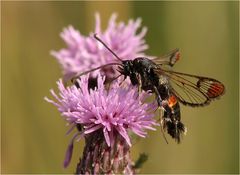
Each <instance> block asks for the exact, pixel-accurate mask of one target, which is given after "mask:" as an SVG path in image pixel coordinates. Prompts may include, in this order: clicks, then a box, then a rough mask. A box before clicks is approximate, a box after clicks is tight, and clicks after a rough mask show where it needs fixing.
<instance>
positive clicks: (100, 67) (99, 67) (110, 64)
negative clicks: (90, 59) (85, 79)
mask: <svg viewBox="0 0 240 175" xmlns="http://www.w3.org/2000/svg"><path fill="white" fill-rule="evenodd" d="M114 65H119V66H121V64H120V63H108V64H105V65H102V66H98V67H95V68H93V69H90V70H88V71H85V72H82V73H79V74H77V75H76V76H75V77H73V78H72V81H75V80H76V79H77V78H79V77H80V76H82V75H85V74H88V73H90V72H93V71H96V70H98V69H102V68H104V67H107V66H114Z"/></svg>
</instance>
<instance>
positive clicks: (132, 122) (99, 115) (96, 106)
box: [45, 76, 157, 146]
mask: <svg viewBox="0 0 240 175" xmlns="http://www.w3.org/2000/svg"><path fill="white" fill-rule="evenodd" d="M104 81H105V78H102V77H101V76H99V77H98V86H97V87H98V88H95V90H92V89H90V90H89V89H88V77H87V76H84V77H82V78H81V80H78V83H79V86H80V88H77V87H76V86H70V87H65V86H64V85H63V82H62V80H59V81H58V82H57V84H58V89H59V91H60V92H59V96H58V95H56V93H55V92H54V91H53V90H51V93H52V95H53V96H54V98H55V99H56V101H57V102H55V101H53V100H50V99H48V98H45V99H46V100H47V101H48V102H50V103H52V104H54V105H55V106H56V107H57V108H58V110H59V111H60V112H61V113H62V115H63V116H64V117H65V118H66V120H67V121H68V122H69V123H70V124H80V125H81V126H83V133H84V135H87V134H91V133H93V132H95V131H97V130H101V131H102V132H103V134H104V138H105V140H106V143H107V145H108V146H111V145H112V144H111V143H112V142H113V138H112V137H114V135H113V132H114V131H117V132H118V133H119V134H120V135H121V136H122V137H123V138H124V139H125V140H126V142H127V143H128V145H129V146H131V141H130V138H129V135H128V132H129V131H131V132H133V133H135V134H137V135H138V136H140V137H145V136H146V134H147V133H146V131H145V130H146V129H150V130H155V128H154V127H153V126H155V125H157V123H156V122H155V120H154V119H153V117H154V114H153V111H155V110H156V108H157V105H156V104H155V103H144V102H143V101H144V99H145V98H146V96H148V95H147V94H146V93H142V94H141V95H139V94H138V91H137V88H136V87H133V86H131V85H127V86H125V87H123V86H119V83H118V82H115V83H113V84H112V86H111V88H110V89H109V90H106V89H105V86H104Z"/></svg>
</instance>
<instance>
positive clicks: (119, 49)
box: [51, 14, 148, 80]
mask: <svg viewBox="0 0 240 175" xmlns="http://www.w3.org/2000/svg"><path fill="white" fill-rule="evenodd" d="M95 18H96V26H95V31H94V33H97V34H98V36H99V37H100V38H101V39H102V40H103V41H104V42H106V44H107V45H108V46H109V47H110V48H111V49H112V50H113V51H114V52H115V53H116V54H117V55H118V56H119V57H120V58H122V59H123V60H124V59H134V58H136V57H139V56H144V54H143V51H144V50H146V49H147V48H148V46H147V45H146V44H145V41H144V39H143V37H144V36H145V34H146V31H147V29H146V27H143V28H142V30H141V31H140V33H138V34H137V30H138V29H139V28H140V26H141V19H139V18H138V19H137V20H136V21H134V20H129V21H128V23H127V24H125V23H123V22H120V23H116V18H117V15H116V14H113V15H112V16H111V18H110V20H109V23H108V27H107V29H106V30H105V31H102V30H101V21H100V16H99V14H96V15H95ZM92 35H93V33H92V32H91V33H90V36H92ZM61 37H62V39H63V40H64V41H65V43H66V44H67V48H63V49H61V50H59V51H52V52H51V54H52V55H53V56H54V57H56V59H57V60H58V61H59V63H60V64H61V65H62V68H63V74H64V79H65V80H67V79H69V78H71V77H73V76H74V75H75V74H77V73H79V72H84V71H87V70H89V69H92V68H95V67H98V66H101V65H104V64H107V63H112V62H116V59H115V58H114V56H113V55H112V54H111V53H110V52H109V51H108V50H107V49H106V48H104V47H103V45H102V44H101V43H99V42H97V41H96V40H95V39H94V38H93V37H86V36H83V35H82V34H81V33H80V32H79V31H77V30H76V29H74V27H73V26H69V27H67V28H65V29H64V30H63V32H62V33H61ZM102 71H103V72H104V75H106V76H107V77H113V76H114V74H115V73H116V70H115V69H112V68H109V69H104V70H102ZM96 75H97V71H96V72H93V73H92V76H96Z"/></svg>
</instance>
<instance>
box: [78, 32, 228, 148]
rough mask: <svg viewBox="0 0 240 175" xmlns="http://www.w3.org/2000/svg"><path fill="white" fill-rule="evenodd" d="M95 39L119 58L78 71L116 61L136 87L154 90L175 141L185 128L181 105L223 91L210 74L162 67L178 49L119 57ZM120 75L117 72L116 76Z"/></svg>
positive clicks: (175, 57)
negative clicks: (148, 55) (155, 55)
mask: <svg viewBox="0 0 240 175" xmlns="http://www.w3.org/2000/svg"><path fill="white" fill-rule="evenodd" d="M94 37H95V39H96V40H98V41H99V42H101V43H102V44H103V45H104V46H105V47H106V49H108V50H109V51H110V52H111V53H112V54H113V55H114V56H115V57H116V59H117V60H118V62H117V63H109V64H106V65H103V66H100V67H97V68H94V69H91V70H89V71H86V72H83V73H81V74H79V75H78V77H79V76H81V75H83V74H86V73H89V72H92V71H95V70H97V69H101V68H104V67H106V66H110V65H118V71H119V73H120V75H123V76H124V79H126V78H127V77H129V78H130V80H131V83H132V84H133V85H137V86H138V87H139V89H141V90H144V91H147V92H150V93H153V94H155V96H156V101H157V103H158V106H159V107H160V108H161V109H163V117H162V119H161V123H162V127H163V129H164V130H166V131H167V133H168V134H169V135H170V136H171V137H172V138H174V139H175V140H176V141H177V142H178V143H179V142H180V136H181V134H182V133H185V132H186V128H185V126H184V124H183V123H182V122H181V114H180V105H179V102H180V103H182V104H183V105H189V106H192V107H195V106H204V105H207V104H209V103H210V101H212V100H213V99H216V98H217V97H219V96H221V95H222V94H223V93H224V85H223V84H222V83H221V82H219V81H218V80H215V79H213V78H208V77H202V76H197V75H191V74H185V73H180V72H174V71H170V70H165V69H163V67H164V66H165V65H167V66H173V65H174V64H175V63H176V62H177V61H178V60H179V57H180V55H179V50H178V49H175V50H173V51H171V52H170V53H168V54H166V55H164V56H162V57H158V58H155V59H153V60H150V59H148V58H144V57H138V58H135V59H133V60H122V59H120V58H119V57H118V56H117V55H116V54H115V53H114V52H113V51H112V50H111V49H110V48H109V47H108V46H107V45H106V44H105V43H104V42H103V41H102V40H101V39H99V38H98V37H97V36H96V34H95V35H94ZM118 77H119V76H118Z"/></svg>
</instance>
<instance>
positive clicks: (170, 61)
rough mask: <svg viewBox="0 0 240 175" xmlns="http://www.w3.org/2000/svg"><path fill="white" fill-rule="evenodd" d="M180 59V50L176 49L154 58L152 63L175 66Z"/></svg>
mask: <svg viewBox="0 0 240 175" xmlns="http://www.w3.org/2000/svg"><path fill="white" fill-rule="evenodd" d="M179 58H180V52H179V49H174V50H172V51H170V52H169V53H167V54H166V55H163V56H160V57H157V58H154V59H153V60H152V61H153V62H154V63H156V64H158V65H169V66H173V65H174V64H175V63H176V62H177V61H178V60H179Z"/></svg>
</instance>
